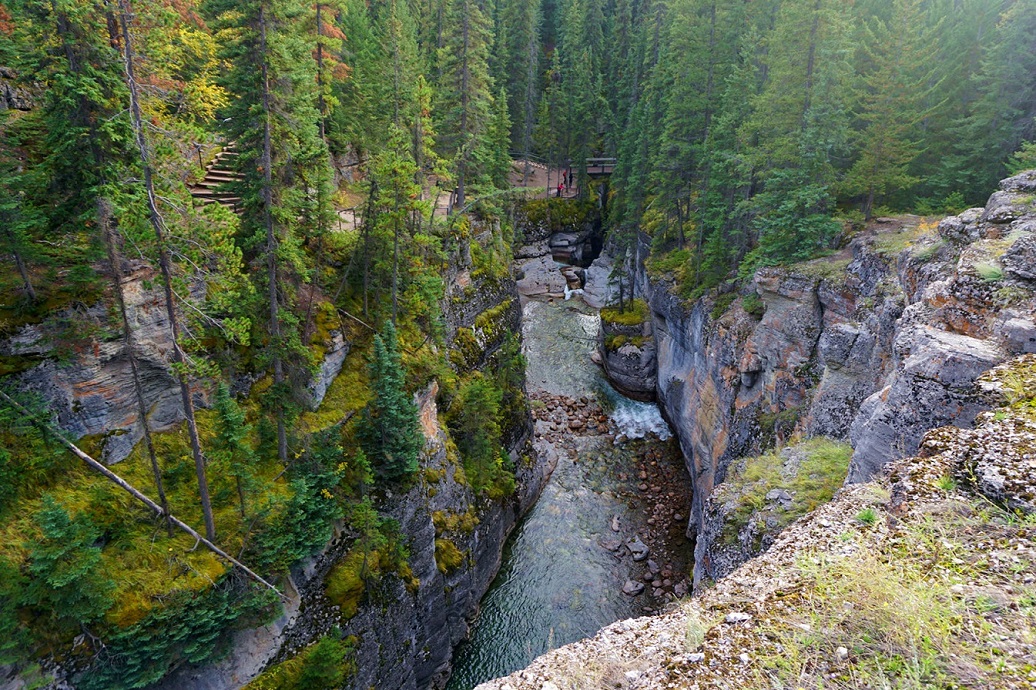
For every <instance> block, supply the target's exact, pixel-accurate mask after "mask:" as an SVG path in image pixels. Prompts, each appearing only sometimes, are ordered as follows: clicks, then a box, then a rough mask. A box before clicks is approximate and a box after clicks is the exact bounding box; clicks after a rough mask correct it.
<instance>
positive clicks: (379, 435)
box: [360, 321, 424, 481]
mask: <svg viewBox="0 0 1036 690" xmlns="http://www.w3.org/2000/svg"><path fill="white" fill-rule="evenodd" d="M369 371H370V382H371V383H370V385H371V390H372V392H373V393H374V398H373V399H372V400H371V401H370V403H368V405H367V408H366V409H365V410H364V420H363V426H362V428H361V433H360V437H361V442H362V444H363V448H364V452H365V453H366V455H367V458H368V459H369V461H370V463H371V466H372V467H373V468H374V471H375V472H376V473H377V475H378V476H379V477H380V478H382V479H384V480H386V481H400V480H403V479H406V478H407V477H409V476H411V475H412V474H413V473H414V472H416V471H417V466H418V465H417V460H418V455H419V454H420V452H421V449H422V448H423V446H424V438H423V436H422V435H421V430H420V428H419V425H418V420H417V406H416V405H415V404H414V401H413V398H412V397H411V396H410V395H409V394H408V393H407V391H406V388H405V386H404V377H403V363H402V360H401V358H400V354H399V343H398V341H397V339H396V329H395V326H393V324H392V322H391V321H386V322H385V327H384V328H383V329H382V331H381V334H379V335H376V336H374V353H373V355H372V358H371V363H370V368H369Z"/></svg>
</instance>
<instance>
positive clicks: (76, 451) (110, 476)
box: [0, 391, 287, 600]
mask: <svg viewBox="0 0 1036 690" xmlns="http://www.w3.org/2000/svg"><path fill="white" fill-rule="evenodd" d="M0 399H3V400H4V401H5V402H6V403H7V404H8V405H10V406H11V407H12V408H13V409H14V410H16V411H17V412H18V413H19V414H21V415H22V416H24V417H25V418H26V419H28V420H29V421H30V422H32V423H33V424H34V425H36V426H37V427H38V428H39V429H40V430H41V431H43V432H44V433H46V434H49V435H51V436H52V437H54V438H55V439H57V441H58V442H59V443H61V445H63V446H65V447H66V448H68V449H69V450H70V451H72V454H73V455H75V456H76V457H77V458H79V459H80V460H82V461H83V462H85V463H86V464H87V465H88V466H89V467H90V468H91V469H93V470H95V471H96V472H98V473H99V474H101V475H102V476H103V477H104V478H105V479H107V480H108V481H110V482H111V483H112V484H115V485H116V486H118V487H119V488H120V489H122V490H123V491H125V492H126V493H128V494H129V495H130V496H132V497H133V498H135V499H137V500H138V501H140V502H141V503H143V504H144V505H145V506H147V507H148V509H149V510H151V512H153V513H154V514H155V515H157V516H158V517H160V518H163V519H165V520H168V521H169V522H171V523H172V524H173V525H174V526H176V527H177V528H178V529H180V530H182V531H184V532H186V533H187V534H189V535H190V536H192V537H194V539H196V540H197V541H198V543H199V544H201V545H202V546H204V547H205V548H207V549H208V550H209V551H211V552H212V553H214V554H215V555H216V556H218V557H219V558H221V559H223V560H224V561H226V562H227V563H229V564H230V565H232V566H234V567H235V568H239V569H240V570H241V572H243V573H244V574H245V575H247V576H248V577H249V578H251V579H252V580H254V581H256V582H258V583H259V584H261V585H263V586H264V587H267V588H269V589H270V590H271V591H273V592H275V593H276V594H277V596H279V597H280V598H281V599H282V600H286V599H287V597H285V596H284V594H283V593H282V592H281V591H280V590H279V589H277V587H275V586H274V585H272V584H270V583H269V582H267V581H266V580H265V579H263V577H262V576H260V575H259V574H258V573H256V572H255V571H254V570H252V569H251V568H249V567H248V566H247V565H245V564H244V563H242V562H241V561H239V560H237V559H236V558H234V557H233V556H231V555H230V554H228V553H227V552H226V551H224V550H223V549H221V548H219V547H218V546H216V544H214V543H213V542H212V541H211V540H209V539H206V538H205V537H203V536H202V535H200V534H199V533H198V532H197V531H196V530H195V529H194V528H193V527H191V526H190V525H188V524H187V523H186V522H184V521H183V520H181V519H179V518H177V517H176V516H175V515H173V514H171V513H170V512H169V511H168V510H166V509H163V508H162V506H160V505H158V504H157V503H155V502H154V501H152V500H151V499H150V498H148V497H147V496H146V495H145V494H144V493H143V492H141V491H140V490H138V489H137V488H136V487H134V486H133V485H132V484H130V483H129V482H127V481H126V480H125V479H123V478H122V477H120V476H119V475H117V474H115V473H114V472H112V471H111V470H110V469H108V468H107V467H105V466H104V465H103V464H102V463H100V462H98V461H97V460H94V459H93V458H92V457H90V456H89V455H87V454H86V453H85V452H83V451H82V450H81V449H80V448H79V447H78V446H76V445H75V444H74V443H72V442H71V441H69V440H68V439H67V438H65V437H64V436H63V435H62V434H60V433H58V432H57V430H56V429H54V428H53V427H52V426H51V425H50V424H47V423H46V422H44V421H42V420H41V419H40V418H39V417H38V416H36V415H34V414H32V412H30V411H29V410H27V409H26V408H25V407H24V406H23V405H21V404H20V403H19V402H18V401H16V400H15V399H14V398H12V397H11V396H9V395H8V394H7V393H5V392H3V391H0Z"/></svg>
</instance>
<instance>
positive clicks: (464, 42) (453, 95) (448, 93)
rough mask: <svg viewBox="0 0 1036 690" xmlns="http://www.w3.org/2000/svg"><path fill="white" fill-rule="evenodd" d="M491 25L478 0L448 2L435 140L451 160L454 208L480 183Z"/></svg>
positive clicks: (489, 95) (488, 108)
mask: <svg viewBox="0 0 1036 690" xmlns="http://www.w3.org/2000/svg"><path fill="white" fill-rule="evenodd" d="M490 29H491V27H490V24H489V21H488V20H487V18H486V16H485V14H484V13H483V12H482V9H481V7H480V5H479V2H477V0H449V2H448V5H447V8H446V15H445V21H444V26H443V39H442V41H443V42H442V46H443V47H442V49H441V50H440V51H439V75H440V76H439V83H438V95H439V98H440V101H441V104H440V106H439V107H438V109H437V110H438V113H439V117H440V118H442V120H441V123H440V124H439V127H438V130H439V143H440V146H441V147H442V150H443V153H444V156H445V157H446V158H449V159H450V160H452V161H453V169H454V177H455V179H456V181H457V207H458V208H463V207H464V204H465V202H466V199H467V192H468V188H469V187H471V186H478V185H479V184H480V183H483V182H485V176H486V170H485V167H484V165H483V163H484V161H485V160H486V153H485V144H486V133H487V130H488V127H489V120H490V113H491V108H492V102H493V97H492V93H493V83H492V79H491V78H490V76H489V49H490V45H491V42H492V36H491V32H490Z"/></svg>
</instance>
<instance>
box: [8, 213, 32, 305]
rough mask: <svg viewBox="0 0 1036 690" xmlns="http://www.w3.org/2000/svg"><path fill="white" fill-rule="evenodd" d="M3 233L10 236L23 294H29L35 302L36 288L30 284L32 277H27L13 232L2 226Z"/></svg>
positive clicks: (27, 271)
mask: <svg viewBox="0 0 1036 690" xmlns="http://www.w3.org/2000/svg"><path fill="white" fill-rule="evenodd" d="M4 233H5V234H6V235H7V236H8V237H9V238H10V241H11V253H12V254H14V265H15V266H16V267H17V268H18V275H19V276H21V279H22V287H24V288H25V294H27V295H28V296H29V299H30V300H31V301H32V302H36V301H37V300H38V299H39V297H38V296H37V295H36V288H34V287H33V286H32V279H31V278H30V277H29V270H28V269H27V268H26V267H25V261H24V260H23V259H22V254H21V252H19V251H18V246H17V244H16V239H15V236H14V232H13V231H12V230H11V229H10V228H4Z"/></svg>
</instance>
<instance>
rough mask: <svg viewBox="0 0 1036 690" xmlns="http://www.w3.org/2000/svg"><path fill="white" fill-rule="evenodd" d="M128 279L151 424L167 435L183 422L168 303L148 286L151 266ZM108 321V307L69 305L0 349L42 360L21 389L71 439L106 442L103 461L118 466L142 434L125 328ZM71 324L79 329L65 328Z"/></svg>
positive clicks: (21, 380) (22, 378) (20, 382)
mask: <svg viewBox="0 0 1036 690" xmlns="http://www.w3.org/2000/svg"><path fill="white" fill-rule="evenodd" d="M126 277H127V280H126V282H125V283H124V285H123V294H124V297H125V301H126V310H127V314H128V316H129V321H130V323H131V324H132V327H133V337H134V343H135V347H134V349H135V352H136V358H137V371H138V374H139V377H140V383H141V388H142V391H143V396H144V401H145V406H146V407H147V409H148V422H149V424H150V425H151V428H152V429H153V430H156V431H160V430H164V429H169V428H171V427H173V426H174V425H176V424H178V423H179V422H181V421H182V420H183V410H182V406H181V403H180V389H179V384H178V382H177V380H176V378H175V377H174V376H173V375H172V372H171V371H170V370H169V366H168V362H169V361H170V360H171V357H172V339H171V336H170V330H169V320H168V318H166V308H165V302H164V300H163V297H162V294H161V291H160V290H159V289H158V288H157V286H153V287H150V289H149V288H148V287H147V286H148V285H153V283H154V282H155V277H156V276H155V271H154V270H153V269H152V268H151V267H150V266H147V265H145V264H142V263H137V264H132V265H131V266H130V271H128V272H127V276H126ZM110 319H111V315H110V314H109V312H108V307H107V305H106V304H105V303H104V302H100V303H97V304H94V305H93V306H90V307H80V308H75V307H70V308H69V309H68V310H67V313H63V314H60V315H58V317H57V318H55V319H53V320H51V321H50V322H47V323H45V324H41V325H34V326H27V327H25V328H23V329H22V330H20V331H19V332H18V333H16V334H15V335H14V336H13V337H12V338H10V339H8V340H7V341H5V342H3V343H0V352H2V354H5V355H13V356H18V355H21V356H26V355H28V356H39V357H45V358H46V359H44V360H43V361H42V362H41V363H40V364H38V365H36V366H35V367H33V368H31V369H29V370H28V371H26V372H24V373H22V374H20V375H19V376H18V377H17V379H16V385H17V386H18V387H20V388H21V389H23V390H26V391H30V392H32V393H35V394H37V395H39V396H40V398H42V399H43V400H44V401H45V403H46V404H47V406H48V408H49V409H50V410H52V411H53V412H54V414H55V416H56V418H57V421H58V424H59V425H60V427H61V429H62V430H63V431H65V432H66V433H67V434H68V435H69V436H71V437H72V438H74V439H79V438H82V437H84V436H101V437H103V439H102V443H101V447H102V448H103V459H104V461H105V462H107V463H115V462H119V461H120V460H123V459H125V458H126V456H128V455H129V454H130V451H132V450H133V447H134V445H136V443H137V441H139V440H140V439H141V438H142V437H143V434H144V430H143V427H142V426H141V424H140V420H139V414H138V406H137V399H136V394H135V392H134V388H133V375H132V369H131V367H130V361H129V359H128V354H127V352H126V350H125V346H124V343H123V339H122V333H121V324H118V325H116V324H113V323H111V321H110ZM73 322H74V323H75V324H76V327H75V330H72V329H66V328H63V327H62V324H64V323H73ZM91 331H93V333H91ZM84 334H89V335H86V336H85V337H84Z"/></svg>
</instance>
